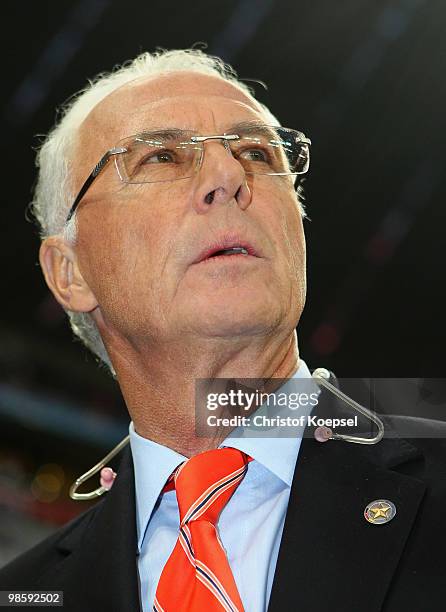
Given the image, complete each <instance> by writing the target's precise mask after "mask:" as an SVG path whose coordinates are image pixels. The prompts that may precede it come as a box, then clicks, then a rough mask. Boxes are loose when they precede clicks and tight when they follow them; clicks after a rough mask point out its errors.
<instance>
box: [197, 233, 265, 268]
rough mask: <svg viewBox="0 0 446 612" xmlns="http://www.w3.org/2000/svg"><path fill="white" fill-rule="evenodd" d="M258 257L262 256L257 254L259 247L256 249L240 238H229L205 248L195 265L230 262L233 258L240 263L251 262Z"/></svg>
mask: <svg viewBox="0 0 446 612" xmlns="http://www.w3.org/2000/svg"><path fill="white" fill-rule="evenodd" d="M258 257H261V254H260V253H258V252H257V247H255V248H254V246H253V245H252V244H250V243H249V242H245V241H244V240H241V239H240V238H238V239H237V238H229V237H228V238H223V239H221V240H218V241H216V242H215V243H214V244H211V245H209V246H207V247H205V248H204V249H203V250H202V251H201V252H200V253H199V255H198V257H197V258H196V259H195V261H194V262H193V263H195V264H197V263H202V262H205V261H214V262H216V261H223V260H224V261H229V260H230V259H232V258H233V259H234V260H238V261H242V260H245V261H249V260H253V259H257V258H258Z"/></svg>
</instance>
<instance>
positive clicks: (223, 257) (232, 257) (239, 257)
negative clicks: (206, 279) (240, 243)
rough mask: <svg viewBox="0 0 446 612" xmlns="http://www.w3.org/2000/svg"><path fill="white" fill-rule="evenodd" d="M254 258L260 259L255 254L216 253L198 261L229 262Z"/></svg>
mask: <svg viewBox="0 0 446 612" xmlns="http://www.w3.org/2000/svg"><path fill="white" fill-rule="evenodd" d="M253 259H259V258H258V257H256V256H254V255H243V253H237V254H236V255H216V256H215V257H207V258H206V259H202V260H201V261H199V262H198V263H200V264H202V263H208V262H214V263H216V262H219V261H220V262H222V263H224V262H228V261H231V260H234V261H240V260H246V261H248V260H253Z"/></svg>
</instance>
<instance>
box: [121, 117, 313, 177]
mask: <svg viewBox="0 0 446 612" xmlns="http://www.w3.org/2000/svg"><path fill="white" fill-rule="evenodd" d="M193 135H194V133H193V132H190V133H189V132H180V131H172V132H171V133H168V132H166V133H165V134H162V133H157V134H154V133H152V134H150V133H146V134H141V135H139V136H136V137H131V138H130V139H128V140H127V141H126V142H125V143H123V144H124V146H125V148H126V149H127V151H126V153H123V154H120V155H119V156H118V159H117V163H118V167H119V171H120V175H121V177H122V179H123V180H124V181H125V182H128V183H152V182H164V181H173V180H178V179H183V178H188V177H190V176H192V175H193V174H194V173H195V172H196V171H197V169H198V166H199V165H200V161H201V159H202V156H203V145H204V143H203V142H193V141H191V136H193ZM238 135H239V139H237V140H230V141H226V142H227V143H228V144H229V147H230V149H231V152H232V155H233V156H234V158H235V159H237V160H238V161H239V163H240V164H241V165H242V166H243V168H244V170H245V172H246V173H247V174H303V173H304V172H306V171H307V170H308V164H309V147H308V145H307V144H306V143H302V142H299V138H300V137H299V132H294V131H292V130H286V129H284V128H271V127H267V126H262V127H259V128H256V129H250V130H249V131H248V132H247V133H245V134H243V133H240V134H238Z"/></svg>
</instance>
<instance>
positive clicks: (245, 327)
mask: <svg viewBox="0 0 446 612" xmlns="http://www.w3.org/2000/svg"><path fill="white" fill-rule="evenodd" d="M283 314H284V313H283V308H280V307H279V305H278V304H277V303H276V304H271V303H269V304H268V300H265V298H263V299H262V300H261V301H256V300H254V299H253V296H251V297H250V298H248V297H243V299H242V297H241V296H240V295H239V296H238V298H237V299H234V300H230V299H228V296H226V298H225V299H223V300H221V302H215V301H214V300H213V301H212V303H210V304H209V303H208V304H206V305H203V304H200V307H197V308H195V309H194V310H193V312H191V313H190V315H191V316H190V320H191V324H192V326H193V328H194V329H196V330H197V327H199V330H200V333H202V334H204V335H206V336H209V337H212V336H217V337H218V336H220V337H223V336H227V337H230V336H237V335H246V336H250V335H263V334H267V333H271V330H272V329H274V328H275V327H276V326H277V325H278V322H279V321H281V320H282V319H283Z"/></svg>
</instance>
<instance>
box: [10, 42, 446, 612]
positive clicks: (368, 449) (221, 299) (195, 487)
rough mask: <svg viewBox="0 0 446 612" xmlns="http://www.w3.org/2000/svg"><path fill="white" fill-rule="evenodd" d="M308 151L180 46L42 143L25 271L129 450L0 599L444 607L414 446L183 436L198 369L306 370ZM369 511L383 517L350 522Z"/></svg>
mask: <svg viewBox="0 0 446 612" xmlns="http://www.w3.org/2000/svg"><path fill="white" fill-rule="evenodd" d="M309 148H310V141H309V140H308V138H306V137H305V136H304V134H302V133H301V132H299V131H296V130H294V129H287V128H282V127H280V124H279V123H278V121H277V120H276V118H275V117H274V116H273V115H272V114H271V113H270V112H269V111H268V109H266V108H265V107H264V106H263V105H262V104H260V103H259V102H258V101H256V100H255V99H254V98H253V96H252V94H251V93H250V92H249V90H248V89H247V88H246V86H245V85H244V84H242V83H240V82H239V81H238V80H237V79H236V77H235V74H234V73H233V71H232V70H231V69H230V68H229V67H227V66H225V65H224V64H223V63H222V62H220V61H219V60H217V59H216V58H212V57H210V56H207V55H205V54H204V53H202V52H200V51H197V50H190V51H171V52H161V53H158V54H155V55H150V54H144V55H142V56H140V57H138V58H136V60H134V62H133V63H132V64H129V65H127V66H125V67H123V68H121V69H119V70H117V71H115V72H114V73H112V74H110V75H105V76H104V75H102V76H101V77H100V78H99V79H98V80H97V81H95V82H93V84H92V85H91V86H90V87H89V88H87V89H86V90H85V91H84V92H82V93H81V94H80V95H79V96H78V97H77V98H76V99H75V100H74V102H71V105H70V107H69V108H68V109H67V110H66V113H65V115H64V117H63V118H62V120H61V122H60V123H59V125H58V126H57V127H56V128H55V129H54V131H53V132H52V133H51V134H50V135H49V137H48V139H47V141H46V142H45V144H44V145H43V147H42V149H41V151H40V153H39V165H40V175H39V182H38V186H37V191H36V198H35V212H36V215H37V217H38V219H39V222H40V224H41V227H42V235H43V242H42V246H41V250H40V262H41V266H42V270H43V273H44V275H45V279H46V281H47V283H48V285H49V287H50V289H51V291H52V292H53V294H54V295H55V297H56V299H57V300H58V302H59V303H60V304H61V305H62V306H63V308H64V309H65V310H66V311H67V312H68V314H69V316H70V319H71V323H72V326H73V329H74V331H75V333H77V334H78V335H79V336H80V337H81V338H82V339H83V340H84V342H85V343H86V344H87V345H88V346H89V347H90V348H91V349H92V350H93V351H94V352H95V353H96V354H97V355H98V356H99V357H100V358H101V359H103V360H104V361H105V362H106V363H108V364H109V366H110V368H111V369H112V371H113V373H114V374H115V375H116V377H117V380H118V382H119V385H120V388H121V390H122V394H123V396H124V399H125V402H126V405H127V408H128V411H129V414H130V417H131V420H132V423H131V425H130V449H126V450H125V451H124V455H123V457H122V461H121V464H120V466H119V468H118V470H117V474H118V475H117V478H116V481H115V483H114V485H113V487H112V489H111V491H110V492H109V493H108V494H107V495H106V496H105V498H104V499H103V500H101V501H100V502H98V503H97V504H96V505H95V506H94V507H93V508H92V509H90V510H89V511H88V512H86V513H85V514H83V515H81V516H80V517H79V518H78V519H77V520H75V521H74V522H72V523H70V524H69V525H67V526H66V527H65V528H63V529H62V530H61V531H59V532H57V533H56V534H55V535H53V536H52V537H50V538H49V539H48V540H46V541H45V542H43V543H42V544H40V545H38V546H37V547H36V548H34V549H33V550H31V551H30V552H28V553H27V554H25V555H24V556H23V557H21V558H19V559H18V560H16V561H14V562H13V563H12V564H10V565H9V566H8V567H7V568H5V569H4V570H3V571H2V572H0V587H1V588H2V589H4V590H12V589H28V590H29V589H34V590H47V591H54V590H60V591H63V592H64V606H65V609H66V610H69V611H73V612H74V611H76V612H77V611H79V612H80V611H82V612H87V611H91V612H93V611H100V610H107V611H111V610H114V611H117V612H118V611H119V612H124V611H134V610H143V611H144V612H147V611H148V610H151V609H154V610H165V611H166V612H178V611H193V612H197V611H201V610H203V611H204V610H228V611H231V612H233V611H236V610H238V611H240V610H243V609H245V610H247V611H249V612H251V611H252V612H260V611H263V610H266V609H268V610H271V611H278V610H288V609H290V610H294V609H296V610H311V611H322V610H324V611H325V610H326V609H327V606H328V605H330V606H331V607H332V608H333V609H335V610H342V611H349V612H359V611H361V612H378V611H380V610H383V611H389V612H395V611H400V610H401V611H402V610H408V609H410V610H426V611H427V610H429V611H432V610H440V609H443V605H444V595H445V594H446V592H445V590H444V587H443V586H442V584H441V583H442V582H444V581H439V580H438V576H439V574H438V568H437V566H436V564H439V563H440V554H439V552H437V553H436V548H435V546H436V542H437V541H438V537H439V535H440V532H439V531H438V530H437V527H434V522H436V521H437V523H439V522H440V521H441V512H442V511H443V512H444V510H445V509H446V506H445V493H444V487H443V491H442V492H441V491H440V489H438V487H436V485H435V486H434V484H435V483H436V482H437V480H438V473H440V470H441V468H440V467H439V462H438V461H434V460H432V463H431V472H430V477H429V476H428V475H427V474H425V473H424V471H423V470H424V465H425V464H424V463H423V457H422V453H423V450H425V449H424V446H425V445H424V442H423V440H421V441H420V444H419V445H417V446H415V445H412V444H411V443H409V442H406V441H401V440H398V439H391V440H387V439H384V440H383V441H381V442H380V443H379V444H377V445H376V446H360V445H351V444H345V443H343V442H331V441H330V442H329V443H328V444H319V443H318V442H317V441H315V440H314V439H304V440H302V436H295V437H292V436H291V437H284V438H281V439H271V438H268V437H258V438H255V437H252V438H244V437H243V436H241V437H239V438H234V437H231V435H230V432H231V428H230V427H229V428H228V426H221V427H216V428H214V430H213V433H212V435H209V436H201V435H198V433H197V431H196V422H195V400H196V398H195V383H196V380H197V379H221V378H236V379H245V378H247V379H252V378H254V379H262V380H270V381H274V379H284V378H287V379H288V378H293V379H295V380H296V379H308V378H310V376H311V374H310V372H309V370H308V368H307V366H306V364H305V363H304V362H303V361H302V360H301V359H300V357H299V350H298V344H297V337H296V332H295V328H296V325H297V323H298V321H299V318H300V315H301V312H302V309H303V307H304V301H305V293H306V283H305V240H304V233H303V227H302V218H303V216H304V213H303V208H302V206H301V203H300V201H299V193H300V192H299V182H300V178H301V176H302V175H303V174H305V173H306V171H307V170H308V165H309ZM92 169H94V170H93V171H92ZM296 188H297V189H296ZM426 452H427V451H426ZM166 483H167V484H166ZM381 499H384V500H391V501H392V504H393V509H392V508H390V506H389V507H385V508H384V506H383V508H384V509H383V508H381V507H379V508H378V507H377V506H375V509H374V511H375V514H376V512H378V514H379V512H381V514H382V518H383V520H381V521H376V522H375V524H373V521H370V522H369V521H367V520H365V518H364V508H365V506H366V505H367V503H368V502H371V501H373V500H375V501H376V500H381ZM436 504H437V505H436ZM395 509H396V515H395V516H393V515H394V510H395ZM388 511H391V513H392V516H391V517H390V516H388V515H387V512H388ZM390 518H392V520H389V519H390ZM441 534H443V535H444V528H442V530H441ZM441 563H442V568H443V572H444V562H441ZM440 595H442V596H443V603H442V604H441V607H438V606H439V605H440V604H437V598H439V597H440Z"/></svg>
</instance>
